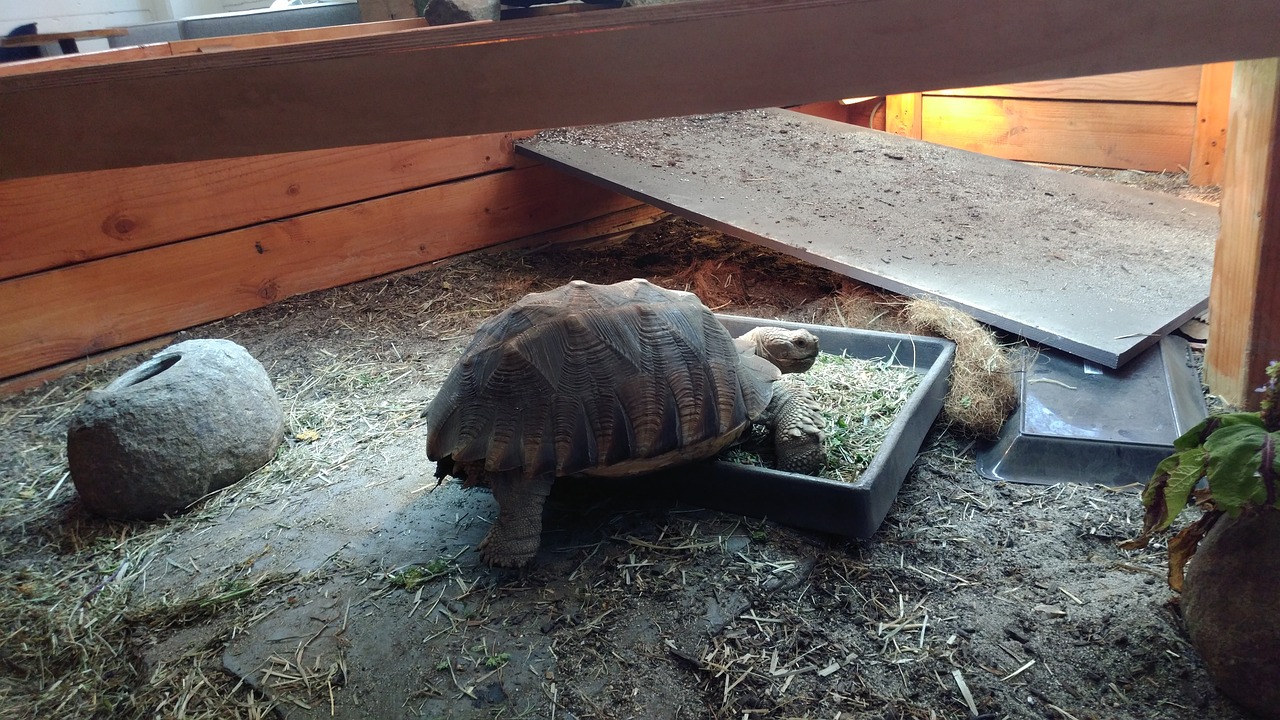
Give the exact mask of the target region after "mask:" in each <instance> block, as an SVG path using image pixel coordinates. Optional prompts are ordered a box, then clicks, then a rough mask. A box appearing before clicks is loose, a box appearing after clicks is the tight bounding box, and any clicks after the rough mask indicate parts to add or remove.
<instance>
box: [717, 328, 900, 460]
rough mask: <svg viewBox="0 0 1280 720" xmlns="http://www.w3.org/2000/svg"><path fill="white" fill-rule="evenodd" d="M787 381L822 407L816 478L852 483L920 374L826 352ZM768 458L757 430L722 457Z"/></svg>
mask: <svg viewBox="0 0 1280 720" xmlns="http://www.w3.org/2000/svg"><path fill="white" fill-rule="evenodd" d="M788 380H789V381H790V382H795V383H800V384H802V385H803V386H804V387H805V388H806V389H807V390H808V392H809V394H810V396H812V397H813V399H814V401H816V402H817V403H818V405H820V406H821V407H822V409H823V415H824V417H825V418H826V420H827V424H826V427H824V428H823V432H824V433H825V434H826V437H827V443H826V458H825V461H824V463H823V466H822V470H821V471H819V473H818V477H823V478H827V479H829V480H837V481H840V482H853V481H855V480H857V479H858V477H859V476H860V475H861V474H862V472H863V471H864V470H866V469H867V466H869V465H870V464H871V460H872V459H873V458H875V456H876V453H877V452H879V450H880V446H881V445H883V444H884V439H885V436H886V435H888V433H889V428H890V426H892V425H893V421H894V420H895V419H897V417H898V414H899V412H901V410H902V408H903V406H905V405H906V403H907V400H908V399H909V398H910V397H911V394H912V393H914V392H915V391H916V388H918V387H920V376H919V375H917V374H916V373H915V372H913V371H912V370H911V369H910V368H905V367H902V366H900V365H894V364H892V363H889V362H887V361H885V360H864V359H860V358H852V357H848V356H845V355H833V354H830V353H821V354H819V355H818V359H817V361H816V362H814V364H813V367H812V368H810V370H809V371H808V372H806V373H803V374H800V375H792V376H789V377H788ZM772 456H773V448H772V447H771V445H770V439H769V438H768V436H767V435H766V434H765V433H764V432H763V431H761V432H758V433H754V434H753V435H752V436H751V437H750V438H749V439H748V440H747V441H746V442H744V443H743V444H742V445H741V446H739V447H736V448H733V449H731V450H729V451H728V452H726V453H725V454H724V455H723V459H725V460H729V461H730V462H736V463H741V464H744V465H764V466H772V465H773V464H774V463H773V462H772V461H771V459H772Z"/></svg>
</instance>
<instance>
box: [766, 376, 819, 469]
mask: <svg viewBox="0 0 1280 720" xmlns="http://www.w3.org/2000/svg"><path fill="white" fill-rule="evenodd" d="M760 422H762V423H764V424H765V426H766V427H768V428H769V429H770V430H771V431H772V433H773V447H774V450H775V452H776V454H777V460H776V462H777V466H778V469H779V470H786V471H788V472H796V473H804V474H805V475H816V474H818V471H820V470H821V469H822V463H823V461H824V460H825V454H826V453H825V451H824V450H823V443H824V441H825V437H824V435H823V432H822V427H823V426H824V425H825V424H826V421H825V420H824V419H823V417H822V410H821V408H819V407H818V405H817V403H815V402H814V401H813V398H812V397H810V395H809V391H808V390H807V389H806V388H805V387H804V385H802V384H800V383H798V382H787V380H786V379H785V378H784V379H782V380H779V381H777V382H776V383H774V384H773V398H772V399H771V400H770V401H769V408H768V409H767V410H765V414H764V416H763V417H762V418H760Z"/></svg>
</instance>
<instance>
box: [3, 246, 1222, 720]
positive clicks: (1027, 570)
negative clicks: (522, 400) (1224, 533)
mask: <svg viewBox="0 0 1280 720" xmlns="http://www.w3.org/2000/svg"><path fill="white" fill-rule="evenodd" d="M633 276H645V277H648V278H650V279H651V280H653V281H655V282H657V283H659V284H663V285H666V286H669V287H679V288H686V289H691V290H694V291H697V292H699V293H700V294H701V295H702V296H703V298H704V301H705V302H707V304H709V305H711V306H712V307H715V308H716V309H717V310H723V311H726V312H734V313H739V314H753V315H760V316H776V317H782V318H787V319H794V320H801V321H806V322H812V321H818V322H824V323H827V324H845V323H847V324H850V325H854V326H861V327H876V328H878V329H889V330H898V329H900V328H899V326H898V325H897V323H898V322H899V319H898V312H899V310H900V307H901V303H900V301H899V300H898V299H895V298H892V297H887V296H883V295H880V294H877V293H874V292H871V291H868V290H866V289H864V288H861V287H858V286H855V285H853V284H851V283H848V282H845V281H843V280H842V279H841V278H839V277H837V276H834V275H831V274H829V273H827V272H825V271H821V270H816V269H814V268H811V267H808V266H805V265H803V264H800V263H798V262H795V261H792V260H790V259H788V258H786V257H783V256H779V255H776V254H773V253H771V252H768V251H766V250H762V249H759V248H756V247H753V246H749V245H745V244H743V243H740V242H737V241H735V240H732V239H727V238H724V237H722V236H719V235H716V234H714V233H711V232H709V231H706V230H704V229H702V228H699V227H698V226H696V225H692V224H689V223H686V222H683V221H671V222H666V223H662V224H659V225H657V226H654V227H653V228H650V229H646V230H643V231H641V233H640V234H639V235H638V236H637V237H636V238H633V239H631V240H619V241H615V242H612V243H607V244H604V245H598V244H597V245H593V246H585V247H580V248H557V249H552V250H546V251H530V250H521V251H510V252H505V253H498V254H482V255H476V256H471V257H467V258H462V259H458V260H455V261H452V262H448V263H444V264H441V265H439V266H437V267H435V268H431V269H426V270H420V271H416V272H413V273H408V274H403V275H400V276H397V277H392V278H385V279H378V280H373V281H369V282H365V283H361V284H358V285H353V286H349V287H344V288H338V289H335V290H331V291H327V292H320V293H313V294H310V295H307V296H304V297H298V298H293V299H290V300H287V301H284V302H281V303H278V304H276V305H273V306H271V307H268V308H264V309H262V310H259V311H255V312H250V313H246V314H243V315H240V316H237V317H234V318H231V319H228V320H225V321H222V322H218V323H213V324H211V325H208V326H204V327H200V328H196V329H194V330H192V331H190V332H186V333H182V334H181V336H180V338H179V339H186V338H190V337H225V338H230V339H232V340H235V341H236V342H239V343H240V344H242V345H244V346H245V347H246V348H248V349H249V351H250V352H252V353H253V354H254V355H255V356H256V357H257V358H259V359H260V360H261V361H262V362H263V364H264V365H265V366H266V367H267V369H268V372H269V373H270V375H271V377H272V379H273V381H274V382H275V384H276V387H277V390H278V392H279V394H280V396H281V398H282V400H283V402H284V405H285V410H286V415H287V419H288V424H289V438H288V440H287V442H286V445H285V446H284V447H282V449H281V450H280V452H279V454H278V456H277V458H276V459H275V460H274V461H273V462H272V463H270V464H269V465H268V466H267V467H265V468H263V469H262V470H260V471H259V472H258V473H256V474H254V475H253V476H251V477H250V478H248V479H246V480H245V481H243V482H242V483H240V484H238V485H236V486H233V487H232V488H229V489H228V490H226V491H223V492H221V493H219V494H217V495H216V496H214V497H212V498H209V499H208V500H206V501H205V502H204V503H203V504H202V505H201V506H199V507H198V508H196V509H195V510H193V512H192V513H190V514H188V515H186V516H184V517H182V518H178V519H174V520H170V521H164V522H158V523H116V522H105V521H99V520H95V519H93V518H90V517H87V516H85V514H84V513H83V512H82V510H81V509H80V508H79V506H78V504H77V502H76V500H75V492H74V490H73V488H72V485H71V483H70V482H69V481H68V480H67V478H66V474H65V473H66V464H65V426H66V418H67V415H68V414H69V413H70V412H71V411H72V410H73V409H74V407H75V406H76V405H77V404H78V403H79V401H80V399H81V398H82V397H83V394H84V393H85V392H86V391H87V390H89V389H91V388H93V387H97V386H100V385H102V384H105V383H106V382H108V381H109V380H110V379H112V378H114V377H115V376H117V375H119V374H120V373H122V372H123V371H124V370H126V369H128V368H130V367H132V366H133V365H135V364H137V363H138V362H140V361H141V360H142V359H144V358H145V357H147V356H149V355H150V353H146V354H141V355H135V356H130V357H122V358H120V359H117V360H114V361H112V362H109V363H105V364H103V365H99V366H95V367H93V368H91V369H89V370H87V371H85V372H82V373H77V374H74V375H71V376H68V377H65V378H62V379H60V380H57V381H54V382H51V383H48V384H46V385H44V386H42V387H39V388H36V389H34V390H30V391H27V392H24V393H21V394H19V395H17V396H13V397H9V398H4V399H0V471H2V473H3V477H4V480H3V483H0V543H2V545H3V560H2V561H0V619H3V625H2V627H3V628H4V633H5V636H4V637H3V639H0V717H2V718H34V717H85V718H88V717H97V718H110V717H114V718H150V717H157V718H158V717H165V718H172V717H187V718H196V717H209V718H215V717H216V718H231V717H242V718H256V717H270V716H280V717H290V718H311V717H315V718H320V717H339V718H398V717H413V718H418V717H421V718H564V719H566V720H568V719H571V718H584V719H585V718H619V719H621V718H725V719H728V718H735V719H736V718H743V719H746V718H860V719H866V720H890V719H894V720H897V719H905V718H912V719H918V720H926V719H932V718H972V717H980V718H991V719H995V718H1062V719H1065V720H1072V719H1076V720H1127V719H1133V720H1138V719H1144V720H1145V719H1148V718H1187V719H1190V718H1220V719H1223V720H1233V719H1235V718H1243V717H1244V716H1243V714H1242V712H1241V711H1239V710H1238V709H1236V708H1235V707H1234V706H1232V705H1231V704H1229V703H1228V702H1227V701H1226V700H1224V699H1222V698H1221V697H1220V696H1219V695H1218V694H1217V693H1216V691H1215V690H1214V689H1213V687H1212V686H1211V684H1210V682H1209V681H1208V679H1207V677H1206V675H1205V672H1204V669H1203V667H1202V666H1201V664H1200V661H1199V660H1198V658H1197V657H1196V654H1195V652H1194V651H1193V650H1192V648H1191V647H1190V646H1189V645H1188V643H1187V640H1186V636H1185V633H1184V631H1183V628H1182V626H1181V623H1180V620H1179V617H1178V613H1177V610H1176V605H1175V604H1172V603H1171V602H1170V600H1171V593H1170V591H1169V589H1168V588H1167V587H1166V585H1165V582H1164V574H1165V564H1164V559H1163V555H1162V549H1161V548H1155V547H1153V548H1152V549H1150V550H1147V551H1143V552H1141V553H1128V552H1123V551H1120V550H1118V549H1117V548H1116V543H1117V541H1119V540H1121V539H1124V538H1127V537H1131V536H1133V535H1134V534H1135V533H1136V532H1137V529H1138V527H1139V521H1140V517H1141V512H1140V507H1139V504H1138V500H1137V496H1136V494H1135V493H1134V492H1132V491H1131V490H1119V491H1117V490H1112V489H1106V488H1102V487H1089V486H1078V485H1071V486H1049V487H1041V486H1018V485H1008V484H1002V483H992V482H990V481H987V480H984V479H982V478H980V477H979V476H977V475H976V474H975V472H974V462H973V452H974V447H975V445H974V442H973V441H972V440H971V439H968V438H965V437H962V436H960V435H958V434H956V433H955V432H953V431H951V430H949V429H948V428H947V427H946V424H945V423H939V424H938V426H936V427H935V430H934V432H933V433H932V434H931V436H930V437H929V438H928V439H927V440H926V444H925V447H924V448H923V449H922V451H921V453H920V456H919V458H918V461H917V462H916V464H915V466H914V468H913V469H912V471H911V473H910V475H909V477H908V478H907V481H906V483H905V485H904V487H903V489H902V491H901V493H900V495H899V497H898V501H897V503H896V505H895V506H894V508H893V509H892V511H891V512H890V515H889V517H888V518H887V520H886V521H885V523H884V525H883V526H882V528H881V529H880V531H879V532H878V533H877V534H876V536H875V537H874V538H873V539H871V540H869V541H853V540H847V539H843V538H839V537H834V536H825V535H818V534H813V533H808V532H803V531H798V530H795V529H791V528H788V527H784V526H780V525H777V524H775V523H771V522H769V521H766V520H759V519H754V518H744V517H740V516H732V515H726V514H723V513H717V512H713V511H707V510H702V509H697V508H687V507H679V506H674V505H672V504H671V503H670V502H669V501H666V500H664V499H663V498H654V497H645V496H644V494H643V493H641V494H639V495H636V496H627V497H614V496H611V495H610V494H609V493H608V492H607V488H605V489H604V490H605V492H602V493H600V494H598V495H597V494H593V495H591V496H564V495H563V494H561V495H560V496H556V497H553V499H552V502H551V503H550V505H549V509H548V514H547V519H546V525H545V526H546V529H547V531H546V533H545V536H544V543H543V547H542V550H541V552H540V553H539V555H538V557H537V559H536V561H535V563H534V564H533V566H532V567H531V568H530V569H528V570H526V571H523V572H515V571H495V570H491V569H488V568H485V567H483V566H481V565H480V564H479V563H478V558H477V553H476V552H475V550H474V546H475V543H476V542H477V541H478V540H479V539H480V538H481V537H482V536H483V534H484V532H485V531H486V529H487V524H488V521H489V519H491V518H492V517H493V514H494V508H495V506H494V503H493V501H492V499H491V498H490V497H489V495H488V494H487V493H485V492H484V491H478V490H477V491H468V490H462V489H461V488H459V487H458V485H457V484H456V483H454V482H452V481H450V482H446V483H444V484H440V485H437V484H436V481H435V478H434V477H433V468H432V467H431V465H430V463H428V462H427V461H426V459H425V454H424V450H423V446H424V441H425V433H426V429H425V427H424V425H423V421H422V418H421V411H422V409H424V408H425V407H426V404H427V402H428V401H429V400H430V398H431V396H432V393H433V391H434V389H435V387H437V386H438V384H439V383H440V381H441V380H442V379H443V376H444V375H445V373H447V371H448V369H449V367H450V366H451V365H452V363H453V362H454V360H455V359H456V358H457V357H458V355H459V353H460V352H461V349H462V346H463V345H464V344H465V342H466V341H467V340H468V339H469V337H470V335H471V333H472V331H473V330H474V328H475V326H476V325H477V324H478V323H479V322H480V321H481V320H482V319H484V318H486V317H488V316H490V315H492V314H493V313H495V312H497V311H498V310H500V309H501V308H503V307H505V306H506V305H507V304H509V303H510V302H512V301H514V300H515V299H516V298H518V297H519V296H520V295H522V294H524V293H526V292H529V291H533V290H541V289H546V288H549V287H552V286H555V285H558V284H560V283H562V282H564V281H567V280H569V279H572V278H581V279H586V280H591V281H614V280H619V279H625V278H629V277H633ZM837 303H839V306H838V307H839V309H838V310H837ZM841 321H844V322H841Z"/></svg>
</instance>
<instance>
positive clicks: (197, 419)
mask: <svg viewBox="0 0 1280 720" xmlns="http://www.w3.org/2000/svg"><path fill="white" fill-rule="evenodd" d="M283 439H284V413H283V412H282V411H281V408H280V400H279V398H277V397H276V393H275V389H274V388H272V386H271V380H270V379H269V378H268V377H267V372H266V370H265V369H263V367H262V365H261V363H259V362H258V361H257V360H255V359H254V358H253V356H252V355H250V354H249V353H248V351H246V350H245V349H244V348H242V347H240V346H239V345H237V344H236V343H233V342H231V341H229V340H188V341H186V342H182V343H178V344H177V345H173V346H171V347H169V348H167V349H166V350H164V351H162V352H160V353H158V354H157V355H156V356H155V357H153V358H152V359H150V360H148V361H147V362H145V363H143V364H142V365H139V366H138V367H136V368H134V369H133V370H131V371H129V372H127V373H125V374H124V375H122V376H120V377H119V378H117V379H116V380H115V381H114V382H112V383H111V384H109V385H107V387H105V388H103V389H102V390H94V391H91V392H90V393H89V395H88V396H87V397H86V398H85V401H84V403H83V404H82V405H81V406H80V407H79V408H77V409H76V411H75V413H74V414H73V415H72V417H71V422H70V426H69V427H68V429H67V462H68V464H69V465H70V468H71V480H72V482H74V483H75V486H76V490H77V491H79V493H80V498H81V500H82V501H83V503H84V505H85V508H86V509H88V510H89V511H90V512H93V513H95V514H98V515H103V516H105V517H110V518H118V519H151V518H156V517H159V516H161V515H172V514H176V513H180V512H182V511H183V510H185V509H187V508H188V507H189V506H190V505H191V504H192V503H193V502H195V501H196V500H199V499H200V498H201V497H203V496H205V495H207V494H208V493H210V492H213V491H214V490H218V489H221V488H224V487H226V486H228V485H231V484H232V483H235V482H237V481H238V480H240V479H241V478H243V477H244V476H245V475H247V474H249V473H251V472H253V471H254V470H256V469H258V468H260V467H262V466H263V465H264V464H266V463H267V462H268V461H269V460H271V458H272V457H273V456H274V455H275V451H276V448H277V447H279V445H280V442H281V441H282V440H283Z"/></svg>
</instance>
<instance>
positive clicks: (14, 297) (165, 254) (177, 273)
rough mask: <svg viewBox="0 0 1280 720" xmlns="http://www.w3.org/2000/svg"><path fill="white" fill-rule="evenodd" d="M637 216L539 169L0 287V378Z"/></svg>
mask: <svg viewBox="0 0 1280 720" xmlns="http://www.w3.org/2000/svg"><path fill="white" fill-rule="evenodd" d="M639 204H640V203H639V202H637V201H636V200H633V199H631V198H628V197H625V196H622V195H618V194H616V193H613V192H611V191H609V190H604V189H601V188H598V187H596V186H595V185H591V184H589V183H587V182H584V181H582V180H578V179H576V178H572V177H570V176H568V175H564V174H563V173H560V172H557V171H555V170H552V169H551V168H548V167H543V166H531V167H526V168H522V169H517V170H510V171H507V172H500V173H493V174H490V175H482V176H480V177H476V178H472V179H469V180H463V181H460V182H455V183H447V184H443V185H436V186H432V187H429V188H425V189H422V190H417V191H413V192H406V193H400V194H398V195H392V196H390V197H385V198H378V199H375V200H369V201H367V202H362V203H356V204H354V205H348V206H344V207H340V208H335V209H332V210H326V211H323V212H318V213H311V214H308V215H301V216H298V217H293V218H289V219H286V220H280V221H277V222H270V223H264V224H261V225H254V226H252V227H248V228H244V229H241V230H235V231H231V232H226V233H221V234H218V235H210V236H206V237H202V238H197V239H195V240H188V241H186V242H180V243H174V244H171V245H164V246H161V247H158V248H151V249H149V250H145V251H142V252H136V253H129V254H126V255H118V256H115V257H110V258H105V259H103V260H95V261H92V262H86V263H80V264H79V265H73V266H70V267H67V268H61V269H58V270H51V271H48V272H43V273H37V274H35V275H26V276H24V277H20V278H17V279H13V280H6V281H4V282H0V338H4V342H3V343H0V378H2V377H8V376H11V375H16V374H19V373H24V372H28V371H31V370H34V369H36V368H41V367H45V366H48V365H52V364H55V363H60V362H65V361H67V360H71V359H74V358H78V357H83V356H85V355H90V354H93V353H96V352H99V351H101V350H104V349H106V348H112V347H117V346H120V345H124V344H127V343H132V342H137V341H139V340H144V339H146V338H151V337H155V336H157V335H162V334H164V333H168V332H173V331H174V330H179V329H182V328H186V327H191V326H193V325H198V324H200V323H204V322H208V321H211V320H216V319H219V318H224V317H227V316H230V315H233V314H235V313H238V312H242V311H245V310H251V309H253V308H258V307H262V306H264V305H268V304H270V303H272V302H275V301H277V300H282V299H284V298H286V297H289V296H291V295H297V294H300V293H305V292H310V291H312V290H320V289H324V288H329V287H335V286H337V285H343V284H346V283H349V282H354V281H357V280H363V279H365V278H369V277H373V276H376V275H381V274H385V273H389V272H393V271H396V270H401V269H403V268H408V267H413V266H415V265H421V264H423V263H427V262H430V261H433V260H438V259H441V258H445V257H449V256H451V255H457V254H459V253H462V252H467V251H471V250H478V249H480V248H483V247H487V246H490V245H495V244H498V243H502V242H506V241H509V240H513V239H517V238H519V237H522V236H525V235H528V234H530V233H537V232H542V231H546V230H551V229H554V228H558V227H562V226H565V225H570V224H574V223H578V222H581V221H583V220H586V219H589V218H592V217H597V216H600V215H605V214H608V213H612V212H615V211H618V210H622V209H625V208H629V207H634V206H636V205H639Z"/></svg>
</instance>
